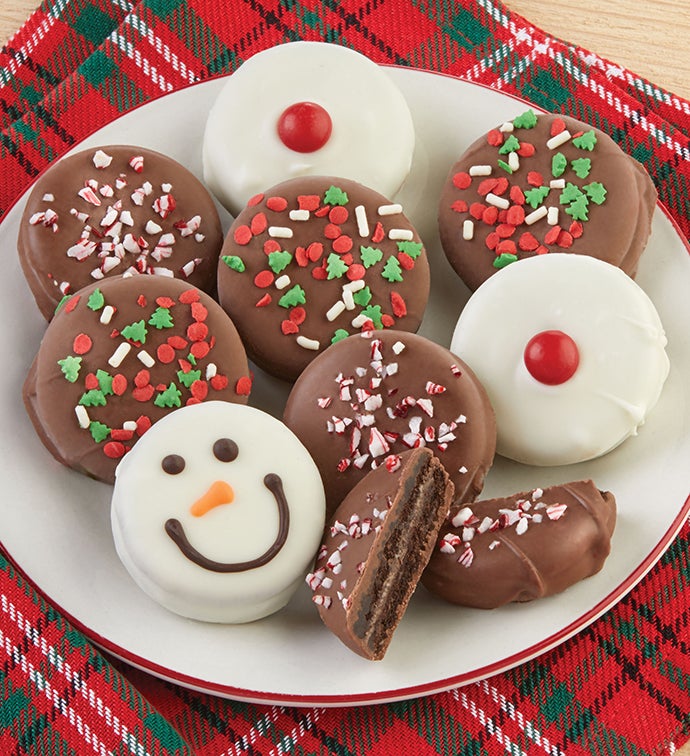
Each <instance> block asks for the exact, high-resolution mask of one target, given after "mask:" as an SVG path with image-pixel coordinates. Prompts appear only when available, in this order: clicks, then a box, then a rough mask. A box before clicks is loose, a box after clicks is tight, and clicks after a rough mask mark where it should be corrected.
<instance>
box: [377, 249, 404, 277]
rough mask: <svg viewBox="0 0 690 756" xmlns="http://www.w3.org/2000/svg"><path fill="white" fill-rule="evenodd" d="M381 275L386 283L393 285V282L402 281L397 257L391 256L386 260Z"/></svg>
mask: <svg viewBox="0 0 690 756" xmlns="http://www.w3.org/2000/svg"><path fill="white" fill-rule="evenodd" d="M381 275H382V276H383V277H384V278H385V279H386V281H388V282H390V283H393V282H394V281H402V280H403V277H402V269H401V267H400V263H399V262H398V258H397V257H393V256H392V255H391V256H390V257H389V258H388V259H387V260H386V264H385V265H384V266H383V270H382V271H381Z"/></svg>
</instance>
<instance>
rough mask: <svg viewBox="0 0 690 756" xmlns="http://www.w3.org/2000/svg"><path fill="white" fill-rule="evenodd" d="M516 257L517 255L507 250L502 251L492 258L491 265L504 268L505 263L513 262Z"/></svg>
mask: <svg viewBox="0 0 690 756" xmlns="http://www.w3.org/2000/svg"><path fill="white" fill-rule="evenodd" d="M517 259H518V256H517V255H511V254H510V253H509V252H503V253H502V254H500V255H497V256H496V257H495V258H494V262H493V266H494V268H499V269H500V268H505V267H506V265H510V263H514V262H515V261H516V260H517Z"/></svg>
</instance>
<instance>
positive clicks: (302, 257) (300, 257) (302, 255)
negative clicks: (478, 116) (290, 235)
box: [295, 247, 309, 268]
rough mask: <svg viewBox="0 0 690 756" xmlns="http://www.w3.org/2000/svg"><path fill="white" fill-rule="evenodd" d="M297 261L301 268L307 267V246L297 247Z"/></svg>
mask: <svg viewBox="0 0 690 756" xmlns="http://www.w3.org/2000/svg"><path fill="white" fill-rule="evenodd" d="M295 262H296V263H297V264H298V265H299V266H300V268H306V267H307V265H308V264H309V257H308V256H307V250H306V248H305V247H297V248H296V249H295Z"/></svg>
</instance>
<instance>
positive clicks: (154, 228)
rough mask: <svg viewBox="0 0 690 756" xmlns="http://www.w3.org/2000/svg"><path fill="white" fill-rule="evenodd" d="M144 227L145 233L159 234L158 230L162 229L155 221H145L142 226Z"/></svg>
mask: <svg viewBox="0 0 690 756" xmlns="http://www.w3.org/2000/svg"><path fill="white" fill-rule="evenodd" d="M144 229H145V231H146V233H147V234H160V232H161V231H162V230H163V229H162V228H161V227H160V226H159V225H158V224H157V223H156V221H152V220H150V221H146V225H145V226H144Z"/></svg>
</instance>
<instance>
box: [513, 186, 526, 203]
mask: <svg viewBox="0 0 690 756" xmlns="http://www.w3.org/2000/svg"><path fill="white" fill-rule="evenodd" d="M510 199H511V200H512V201H513V202H514V203H515V204H516V205H524V204H525V194H524V192H523V191H522V189H520V187H519V186H511V187H510Z"/></svg>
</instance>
